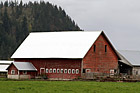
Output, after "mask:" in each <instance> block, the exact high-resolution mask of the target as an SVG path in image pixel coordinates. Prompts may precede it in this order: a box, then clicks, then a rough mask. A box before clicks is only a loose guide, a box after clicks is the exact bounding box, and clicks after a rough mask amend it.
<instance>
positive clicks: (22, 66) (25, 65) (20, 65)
mask: <svg viewBox="0 0 140 93" xmlns="http://www.w3.org/2000/svg"><path fill="white" fill-rule="evenodd" d="M12 64H13V65H14V66H15V67H16V68H17V69H18V70H22V71H37V69H36V68H35V67H34V66H33V64H32V63H30V62H13V63H12ZM12 64H11V65H12ZM9 67H10V66H9ZM9 67H8V68H9ZM8 68H7V69H8Z"/></svg>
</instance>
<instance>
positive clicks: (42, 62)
mask: <svg viewBox="0 0 140 93" xmlns="http://www.w3.org/2000/svg"><path fill="white" fill-rule="evenodd" d="M15 61H17V62H31V63H32V64H33V65H34V66H35V67H36V69H37V70H38V72H37V74H38V75H39V74H43V73H40V69H41V68H42V72H43V68H45V73H44V74H45V75H46V76H47V77H48V78H57V79H73V78H77V77H79V76H81V59H15ZM46 68H47V69H75V70H76V69H79V73H78V74H76V73H74V74H72V73H71V74H69V73H46Z"/></svg>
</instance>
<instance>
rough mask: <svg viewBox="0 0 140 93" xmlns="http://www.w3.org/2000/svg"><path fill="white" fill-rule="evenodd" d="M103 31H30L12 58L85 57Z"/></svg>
mask: <svg viewBox="0 0 140 93" xmlns="http://www.w3.org/2000/svg"><path fill="white" fill-rule="evenodd" d="M101 32H102V31H89V32H84V31H78V32H76V31H75V32H37V33H30V34H29V36H28V37H27V38H26V39H25V41H24V42H23V43H22V44H21V45H20V47H19V48H18V49H17V50H16V51H15V53H14V54H13V55H12V57H11V58H83V57H84V56H85V54H86V53H87V51H88V50H89V49H90V47H91V46H92V44H93V43H94V42H95V40H96V39H97V38H98V37H99V35H100V34H101Z"/></svg>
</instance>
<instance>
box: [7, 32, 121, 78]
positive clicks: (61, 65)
mask: <svg viewBox="0 0 140 93" xmlns="http://www.w3.org/2000/svg"><path fill="white" fill-rule="evenodd" d="M12 58H13V59H14V61H15V62H21V63H22V62H31V63H32V64H33V65H34V66H35V68H36V69H37V75H41V74H45V75H46V76H47V77H48V78H49V79H74V78H78V77H81V75H82V73H106V74H109V73H115V71H117V70H118V58H119V57H118V55H117V53H116V51H115V49H114V48H113V46H112V44H111V43H110V41H109V40H108V38H107V37H106V35H105V34H104V32H103V31H94V32H83V31H79V32H39V33H38V32H36V33H30V35H29V36H28V37H27V38H26V39H25V40H24V42H23V43H22V44H21V45H20V46H19V48H18V49H17V50H16V51H15V53H14V54H13V55H12ZM9 73H10V72H9V70H8V74H9Z"/></svg>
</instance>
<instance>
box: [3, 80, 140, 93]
mask: <svg viewBox="0 0 140 93" xmlns="http://www.w3.org/2000/svg"><path fill="white" fill-rule="evenodd" d="M0 93H140V83H139V82H136V83H134V82H133V83H122V82H94V81H5V80H1V81H0Z"/></svg>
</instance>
